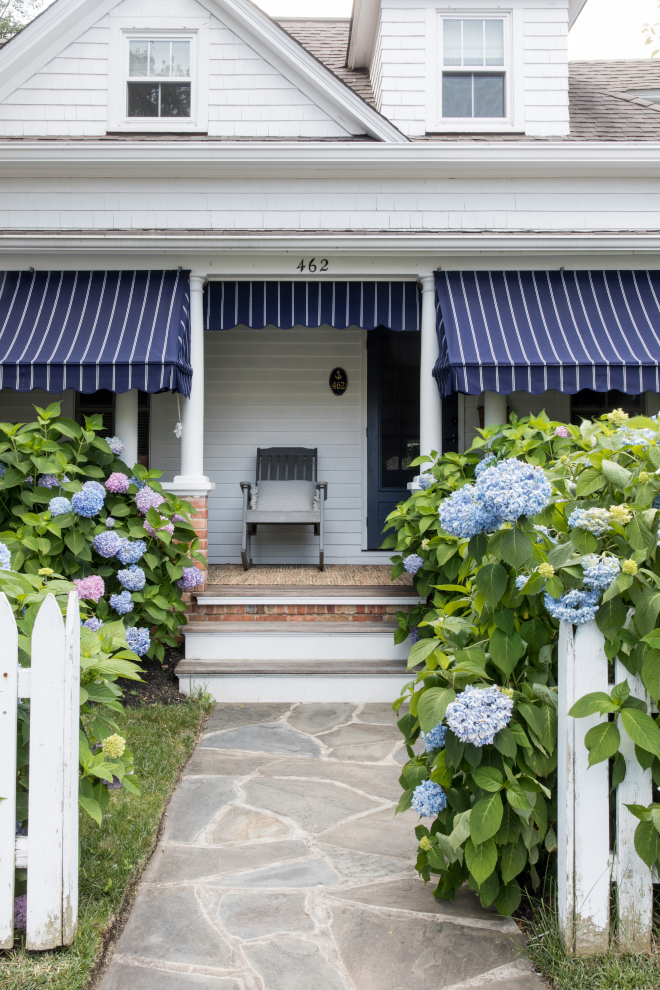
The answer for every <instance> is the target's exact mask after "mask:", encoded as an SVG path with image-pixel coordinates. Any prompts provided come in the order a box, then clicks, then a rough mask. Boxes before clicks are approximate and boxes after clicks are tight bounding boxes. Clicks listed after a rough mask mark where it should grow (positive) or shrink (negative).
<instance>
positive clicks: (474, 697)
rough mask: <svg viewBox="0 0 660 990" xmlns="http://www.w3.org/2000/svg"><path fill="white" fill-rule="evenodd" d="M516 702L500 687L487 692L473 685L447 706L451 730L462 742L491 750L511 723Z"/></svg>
mask: <svg viewBox="0 0 660 990" xmlns="http://www.w3.org/2000/svg"><path fill="white" fill-rule="evenodd" d="M512 711H513V700H512V699H511V698H509V696H508V695H507V694H505V693H504V692H503V691H500V689H499V688H497V687H489V688H486V689H485V690H482V689H480V688H475V687H473V686H472V685H471V684H468V686H467V687H466V688H465V690H464V691H462V692H461V693H460V694H459V696H458V697H457V698H456V701H452V702H451V704H450V705H447V722H448V724H449V728H450V729H451V731H452V732H453V733H454V735H455V736H457V737H458V738H459V739H460V740H461V742H466V743H472V745H473V746H489V745H490V744H491V743H492V742H493V740H494V738H495V736H496V735H497V733H498V732H499V731H500V729H503V728H504V727H505V726H507V725H508V724H509V722H510V720H511V712H512Z"/></svg>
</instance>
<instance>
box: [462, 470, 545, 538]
mask: <svg viewBox="0 0 660 990" xmlns="http://www.w3.org/2000/svg"><path fill="white" fill-rule="evenodd" d="M477 493H478V497H479V500H480V501H481V502H482V503H483V505H484V506H485V508H486V509H488V510H490V511H491V512H492V513H494V514H496V515H498V516H500V517H501V518H502V519H503V520H505V521H507V522H515V521H516V519H520V517H521V516H535V515H536V513H537V512H541V511H542V510H543V509H545V507H546V505H548V503H549V502H550V496H551V495H552V485H551V484H550V482H549V481H548V479H547V478H546V476H545V474H544V472H543V468H541V467H536V466H535V465H534V464H527V462H526V461H519V460H517V458H515V457H510V458H507V460H504V461H500V462H499V463H498V464H496V465H495V466H494V467H489V468H486V470H485V471H484V472H483V473H482V474H481V475H480V476H479V479H478V481H477Z"/></svg>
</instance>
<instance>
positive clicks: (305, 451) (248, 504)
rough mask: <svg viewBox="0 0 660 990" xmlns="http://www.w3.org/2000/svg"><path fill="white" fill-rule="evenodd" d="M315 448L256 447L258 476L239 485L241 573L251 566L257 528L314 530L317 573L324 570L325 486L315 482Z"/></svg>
mask: <svg viewBox="0 0 660 990" xmlns="http://www.w3.org/2000/svg"><path fill="white" fill-rule="evenodd" d="M316 464H317V455H316V447H314V448H313V449H312V448H308V447H263V448H262V447H259V448H258V450H257V476H256V481H255V484H254V487H253V486H252V482H251V481H241V491H242V492H243V529H242V535H241V560H242V562H243V570H245V571H247V570H248V569H249V568H250V567H251V565H252V558H251V554H250V543H251V538H252V536H254V534H255V533H256V532H257V526H263V525H268V526H313V527H314V535H315V536H318V538H319V570H320V571H322V570H323V553H324V549H323V503H324V501H325V500H326V498H327V497H328V484H327V482H325V481H317V480H316Z"/></svg>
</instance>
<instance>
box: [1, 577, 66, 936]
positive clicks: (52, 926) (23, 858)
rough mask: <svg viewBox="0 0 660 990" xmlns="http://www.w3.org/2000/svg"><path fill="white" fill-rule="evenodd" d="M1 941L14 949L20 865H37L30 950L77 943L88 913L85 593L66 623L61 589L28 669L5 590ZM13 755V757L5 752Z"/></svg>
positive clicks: (31, 872)
mask: <svg viewBox="0 0 660 990" xmlns="http://www.w3.org/2000/svg"><path fill="white" fill-rule="evenodd" d="M0 644H2V662H1V664H0V666H1V667H2V670H1V673H2V678H0V679H1V680H2V681H3V685H2V689H1V690H2V694H1V695H0V700H1V702H2V705H1V707H0V713H1V714H0V718H1V721H0V752H2V753H3V759H2V761H0V764H1V765H0V795H1V796H2V797H5V796H6V797H7V800H6V801H1V802H0V884H1V887H0V947H2V948H10V947H11V946H12V945H13V935H14V931H13V924H14V868H15V866H27V870H28V881H27V930H26V946H27V948H28V949H33V950H43V949H54V948H57V947H58V946H61V945H71V943H72V942H73V940H74V938H75V934H76V925H77V915H78V741H79V734H78V733H79V729H78V725H79V700H80V620H79V608H78V596H77V592H75V591H74V592H71V594H70V595H69V601H68V607H67V618H66V624H65V622H64V619H63V618H62V613H61V612H60V608H59V606H58V604H57V602H56V600H55V598H54V597H53V596H52V595H48V596H47V597H46V599H45V600H44V602H43V604H42V606H41V608H40V610H39V613H38V615H37V618H36V621H35V623H34V628H33V631H32V658H31V668H30V670H29V671H27V670H24V669H22V668H20V667H19V665H18V635H17V629H16V623H15V621H14V617H13V615H12V612H11V608H10V606H9V603H8V602H7V599H6V598H5V596H4V595H3V594H0ZM19 697H22V698H27V697H29V698H30V792H29V799H28V837H27V839H15V831H16V805H15V788H16V706H17V701H18V698H19ZM5 753H9V754H10V759H7V760H5V759H4V754H5Z"/></svg>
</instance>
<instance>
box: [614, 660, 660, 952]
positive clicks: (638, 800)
mask: <svg viewBox="0 0 660 990" xmlns="http://www.w3.org/2000/svg"><path fill="white" fill-rule="evenodd" d="M625 680H627V681H628V686H629V687H630V694H631V696H632V697H634V698H641V699H642V700H643V701H646V702H648V700H649V699H648V696H647V693H646V690H645V688H644V685H643V683H642V681H641V678H640V677H637V676H633V675H632V674H630V673H629V672H628V671H627V670H626V668H625V667H624V666H623V664H622V663H620V662H619V661H618V660H617V663H616V674H615V681H616V683H617V684H620V683H621V682H622V681H625ZM620 749H621V753H622V754H623V756H624V758H625V761H626V776H625V778H624V780H623V781H622V783H621V784H619V786H618V788H617V791H616V823H617V831H616V880H617V905H618V916H619V947H620V948H621V949H622V950H623V951H627V952H648V950H649V949H650V948H651V929H652V919H653V878H652V876H651V871H650V869H649V868H648V866H646V864H645V863H644V862H643V861H642V860H641V859H640V857H639V856H638V855H637V852H636V851H635V829H636V827H637V825H638V824H639V823H638V821H637V819H636V818H635V817H634V815H631V814H630V812H629V811H628V809H627V808H626V805H627V804H643V805H648V804H650V803H651V801H652V800H653V786H652V782H651V771H650V770H642V768H641V766H640V765H639V763H638V762H637V759H636V757H635V746H634V743H633V742H632V740H631V739H630V738H629V736H628V735H627V734H626V733H625V731H623V730H622V731H621V747H620Z"/></svg>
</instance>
